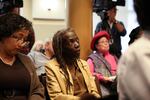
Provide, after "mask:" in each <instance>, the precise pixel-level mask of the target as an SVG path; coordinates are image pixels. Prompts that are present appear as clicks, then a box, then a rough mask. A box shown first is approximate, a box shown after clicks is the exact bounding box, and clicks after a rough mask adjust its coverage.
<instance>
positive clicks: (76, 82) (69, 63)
mask: <svg viewBox="0 0 150 100" xmlns="http://www.w3.org/2000/svg"><path fill="white" fill-rule="evenodd" d="M53 49H54V53H55V55H54V58H53V59H51V60H50V61H49V62H48V63H47V64H46V66H45V68H46V82H47V90H48V94H49V96H50V98H51V99H52V100H79V99H80V97H81V96H82V95H84V94H86V93H90V94H93V95H95V96H96V97H100V95H99V93H98V91H97V88H96V85H95V82H94V77H93V76H92V75H91V73H90V70H89V66H88V64H87V62H86V61H84V60H81V59H80V44H79V38H78V37H77V35H76V33H75V31H74V30H73V29H72V28H67V29H63V30H59V31H57V33H56V34H54V37H53Z"/></svg>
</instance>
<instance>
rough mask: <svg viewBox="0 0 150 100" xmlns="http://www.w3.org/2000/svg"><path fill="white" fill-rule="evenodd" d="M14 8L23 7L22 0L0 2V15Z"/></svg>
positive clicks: (1, 0) (2, 0) (0, 0)
mask: <svg viewBox="0 0 150 100" xmlns="http://www.w3.org/2000/svg"><path fill="white" fill-rule="evenodd" d="M15 7H18V8H21V7H23V0H0V15H1V14H5V13H7V12H10V11H11V10H12V8H15Z"/></svg>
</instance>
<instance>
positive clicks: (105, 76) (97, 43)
mask: <svg viewBox="0 0 150 100" xmlns="http://www.w3.org/2000/svg"><path fill="white" fill-rule="evenodd" d="M109 40H110V36H109V34H108V33H107V32H106V31H100V32H98V33H97V34H96V35H95V36H94V37H93V39H92V42H91V49H92V50H93V53H92V54H90V55H89V58H88V60H87V62H88V64H89V65H90V70H91V72H92V74H93V75H95V76H97V77H98V79H99V81H100V88H101V92H102V96H108V95H111V94H113V93H116V90H115V87H116V86H115V85H114V87H111V86H113V84H115V82H114V80H115V77H116V70H117V57H115V56H113V55H111V54H110V53H109ZM113 88H114V89H113Z"/></svg>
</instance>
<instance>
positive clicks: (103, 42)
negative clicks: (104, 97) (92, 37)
mask: <svg viewBox="0 0 150 100" xmlns="http://www.w3.org/2000/svg"><path fill="white" fill-rule="evenodd" d="M98 43H100V44H105V43H108V44H112V42H111V41H99V42H98Z"/></svg>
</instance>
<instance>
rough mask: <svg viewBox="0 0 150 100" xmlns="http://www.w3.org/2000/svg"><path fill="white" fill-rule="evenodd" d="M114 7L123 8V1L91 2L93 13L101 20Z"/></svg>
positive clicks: (104, 0) (97, 0) (103, 0)
mask: <svg viewBox="0 0 150 100" xmlns="http://www.w3.org/2000/svg"><path fill="white" fill-rule="evenodd" d="M114 6H125V0H115V1H114V0H93V12H96V13H97V15H99V16H101V17H102V18H103V17H105V14H106V11H108V10H109V9H111V8H113V7H114Z"/></svg>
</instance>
